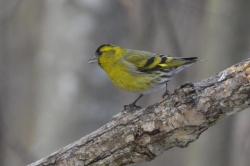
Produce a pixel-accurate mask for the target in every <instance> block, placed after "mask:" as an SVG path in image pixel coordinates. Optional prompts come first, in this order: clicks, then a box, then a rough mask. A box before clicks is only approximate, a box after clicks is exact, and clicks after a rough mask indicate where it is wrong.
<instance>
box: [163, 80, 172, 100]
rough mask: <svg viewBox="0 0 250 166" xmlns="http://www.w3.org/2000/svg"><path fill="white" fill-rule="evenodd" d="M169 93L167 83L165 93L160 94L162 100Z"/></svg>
mask: <svg viewBox="0 0 250 166" xmlns="http://www.w3.org/2000/svg"><path fill="white" fill-rule="evenodd" d="M169 95H170V92H169V91H168V83H166V91H165V92H164V93H163V94H162V98H164V97H165V96H169Z"/></svg>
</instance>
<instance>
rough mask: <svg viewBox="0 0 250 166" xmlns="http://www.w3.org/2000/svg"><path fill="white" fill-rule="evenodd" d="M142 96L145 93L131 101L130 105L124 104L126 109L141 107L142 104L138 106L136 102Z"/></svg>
mask: <svg viewBox="0 0 250 166" xmlns="http://www.w3.org/2000/svg"><path fill="white" fill-rule="evenodd" d="M142 96H143V94H140V96H139V97H137V98H136V99H135V101H134V102H133V103H131V104H129V105H124V108H125V109H126V108H136V109H140V108H141V107H140V106H137V105H136V102H137V101H138V100H139V99H140V98H141V97H142Z"/></svg>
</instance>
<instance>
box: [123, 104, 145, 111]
mask: <svg viewBox="0 0 250 166" xmlns="http://www.w3.org/2000/svg"><path fill="white" fill-rule="evenodd" d="M139 109H141V107H140V106H138V105H135V103H132V104H128V105H124V111H125V110H129V111H130V110H131V111H132V110H139Z"/></svg>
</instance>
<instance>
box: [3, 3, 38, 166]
mask: <svg viewBox="0 0 250 166" xmlns="http://www.w3.org/2000/svg"><path fill="white" fill-rule="evenodd" d="M42 3H43V2H42V1H33V0H26V1H18V0H10V1H9V0H5V1H1V6H0V9H1V10H0V50H1V57H0V58H1V59H0V72H1V73H0V74H1V75H0V77H1V81H0V84H1V85H0V87H1V89H0V90H1V101H0V102H1V106H0V107H1V108H0V109H1V111H0V113H1V114H2V115H1V117H0V118H3V116H4V118H3V119H0V123H3V124H1V125H0V127H1V129H0V130H1V131H0V132H1V134H3V135H1V136H2V137H4V139H5V142H4V148H0V150H4V152H3V153H4V154H1V155H0V156H1V162H3V164H0V165H19V164H20V165H24V164H25V163H27V162H29V161H30V160H32V155H31V154H30V153H29V151H30V149H29V148H31V144H32V140H33V136H34V133H33V131H34V130H33V128H34V127H35V123H34V122H35V111H34V110H35V108H34V107H35V103H36V102H35V95H36V94H35V87H34V85H35V84H34V80H35V79H34V78H35V66H34V65H33V64H34V63H33V62H34V59H35V55H36V50H37V47H38V44H39V37H40V36H39V35H40V33H39V32H40V23H41V9H42ZM27 9H28V10H27ZM6 154H7V155H6ZM10 154H11V155H10ZM2 156H6V157H2ZM10 156H12V157H10Z"/></svg>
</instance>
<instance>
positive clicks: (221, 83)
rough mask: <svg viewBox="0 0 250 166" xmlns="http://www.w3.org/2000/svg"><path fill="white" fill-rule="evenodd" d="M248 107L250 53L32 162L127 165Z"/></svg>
mask: <svg viewBox="0 0 250 166" xmlns="http://www.w3.org/2000/svg"><path fill="white" fill-rule="evenodd" d="M248 107H250V59H247V60H244V61H242V62H240V63H239V64H236V65H234V66H232V67H230V68H228V69H226V70H224V71H222V72H220V73H218V74H217V75H215V76H212V77H210V78H208V79H206V80H203V81H201V82H199V83H195V84H192V83H186V84H184V85H182V86H181V87H180V88H178V89H176V90H175V92H174V93H173V94H171V97H169V98H168V99H164V100H163V101H161V102H159V103H156V104H154V105H151V106H149V107H148V108H144V109H140V110H136V111H134V110H123V111H122V112H120V113H119V114H117V115H116V116H114V117H113V118H112V120H111V121H110V122H109V123H107V124H106V125H104V126H103V127H101V128H100V129H98V130H96V131H94V132H93V133H91V134H89V135H87V136H85V137H83V138H81V139H80V140H78V141H76V142H74V143H72V144H70V145H68V146H66V147H64V148H62V149H60V150H58V151H57V152H55V153H53V154H51V155H50V156H48V157H46V158H43V159H41V160H39V161H37V162H35V163H33V164H30V166H38V165H39V166H43V165H56V166H57V165H70V166H71V165H72V166H73V165H126V164H130V163H138V162H143V161H150V160H153V159H154V158H156V157H157V156H159V155H160V154H162V153H163V152H164V151H166V150H167V149H169V148H172V147H175V146H176V147H182V148H183V147H186V146H188V145H189V143H190V142H193V141H195V140H196V139H198V137H199V135H200V134H201V133H202V132H203V131H205V130H206V129H208V128H209V127H210V126H212V125H214V124H215V123H216V122H217V121H218V120H221V119H223V118H225V117H227V116H230V115H233V114H235V113H237V112H239V111H242V110H244V109H246V108H248Z"/></svg>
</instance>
